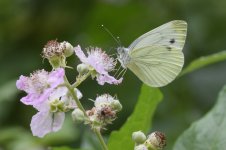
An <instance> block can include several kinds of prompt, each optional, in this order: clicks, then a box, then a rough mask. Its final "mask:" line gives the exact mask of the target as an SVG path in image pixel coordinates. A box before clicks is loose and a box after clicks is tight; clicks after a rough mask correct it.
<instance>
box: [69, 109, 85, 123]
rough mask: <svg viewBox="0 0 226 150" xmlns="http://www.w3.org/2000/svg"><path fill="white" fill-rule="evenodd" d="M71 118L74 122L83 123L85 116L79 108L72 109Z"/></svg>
mask: <svg viewBox="0 0 226 150" xmlns="http://www.w3.org/2000/svg"><path fill="white" fill-rule="evenodd" d="M71 116H72V119H73V121H74V122H83V121H84V120H85V115H84V113H83V111H81V110H80V109H79V108H76V109H74V111H73V112H72V114H71Z"/></svg>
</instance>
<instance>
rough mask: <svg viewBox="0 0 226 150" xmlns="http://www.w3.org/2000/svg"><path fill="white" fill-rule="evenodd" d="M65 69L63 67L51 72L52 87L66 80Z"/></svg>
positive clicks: (49, 79)
mask: <svg viewBox="0 0 226 150" xmlns="http://www.w3.org/2000/svg"><path fill="white" fill-rule="evenodd" d="M64 75H65V71H64V69H63V68H58V69H56V70H55V71H52V72H51V73H50V74H49V77H48V82H49V84H50V85H51V88H55V87H57V86H58V85H60V84H62V83H63V82H64Z"/></svg>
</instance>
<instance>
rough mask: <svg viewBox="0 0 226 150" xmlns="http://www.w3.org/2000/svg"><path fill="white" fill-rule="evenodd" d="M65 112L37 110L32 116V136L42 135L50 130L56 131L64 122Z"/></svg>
mask: <svg viewBox="0 0 226 150" xmlns="http://www.w3.org/2000/svg"><path fill="white" fill-rule="evenodd" d="M64 118H65V114H64V113H63V112H59V113H51V112H38V113H37V114H36V115H34V116H33V117H32V120H31V124H30V126H31V131H32V134H33V135H34V136H38V137H44V136H45V135H46V134H48V133H50V132H56V131H58V130H59V129H60V128H61V127H62V125H63V122H64Z"/></svg>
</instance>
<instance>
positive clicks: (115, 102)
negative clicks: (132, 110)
mask: <svg viewBox="0 0 226 150" xmlns="http://www.w3.org/2000/svg"><path fill="white" fill-rule="evenodd" d="M110 106H111V108H112V109H114V110H115V111H117V112H119V111H121V110H122V104H121V103H120V102H119V100H113V101H112V102H111V104H110Z"/></svg>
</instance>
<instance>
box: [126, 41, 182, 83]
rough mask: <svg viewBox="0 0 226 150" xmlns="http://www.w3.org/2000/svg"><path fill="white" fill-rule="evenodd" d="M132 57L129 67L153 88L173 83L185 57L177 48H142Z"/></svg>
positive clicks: (131, 54)
mask: <svg viewBox="0 0 226 150" xmlns="http://www.w3.org/2000/svg"><path fill="white" fill-rule="evenodd" d="M130 57H131V61H130V63H128V64H127V67H128V68H129V69H130V70H131V71H132V72H133V73H134V74H135V75H137V76H138V78H140V80H142V81H143V82H144V83H146V84H147V85H149V86H152V87H161V86H164V85H166V84H168V83H170V82H171V81H173V80H174V79H175V78H176V76H177V75H178V74H179V73H180V71H181V69H182V67H183V64H184V55H183V53H182V51H181V50H180V49H178V48H177V47H171V48H170V49H168V48H167V47H165V46H160V45H152V46H147V47H142V48H139V49H136V50H135V51H132V52H131V53H130Z"/></svg>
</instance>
